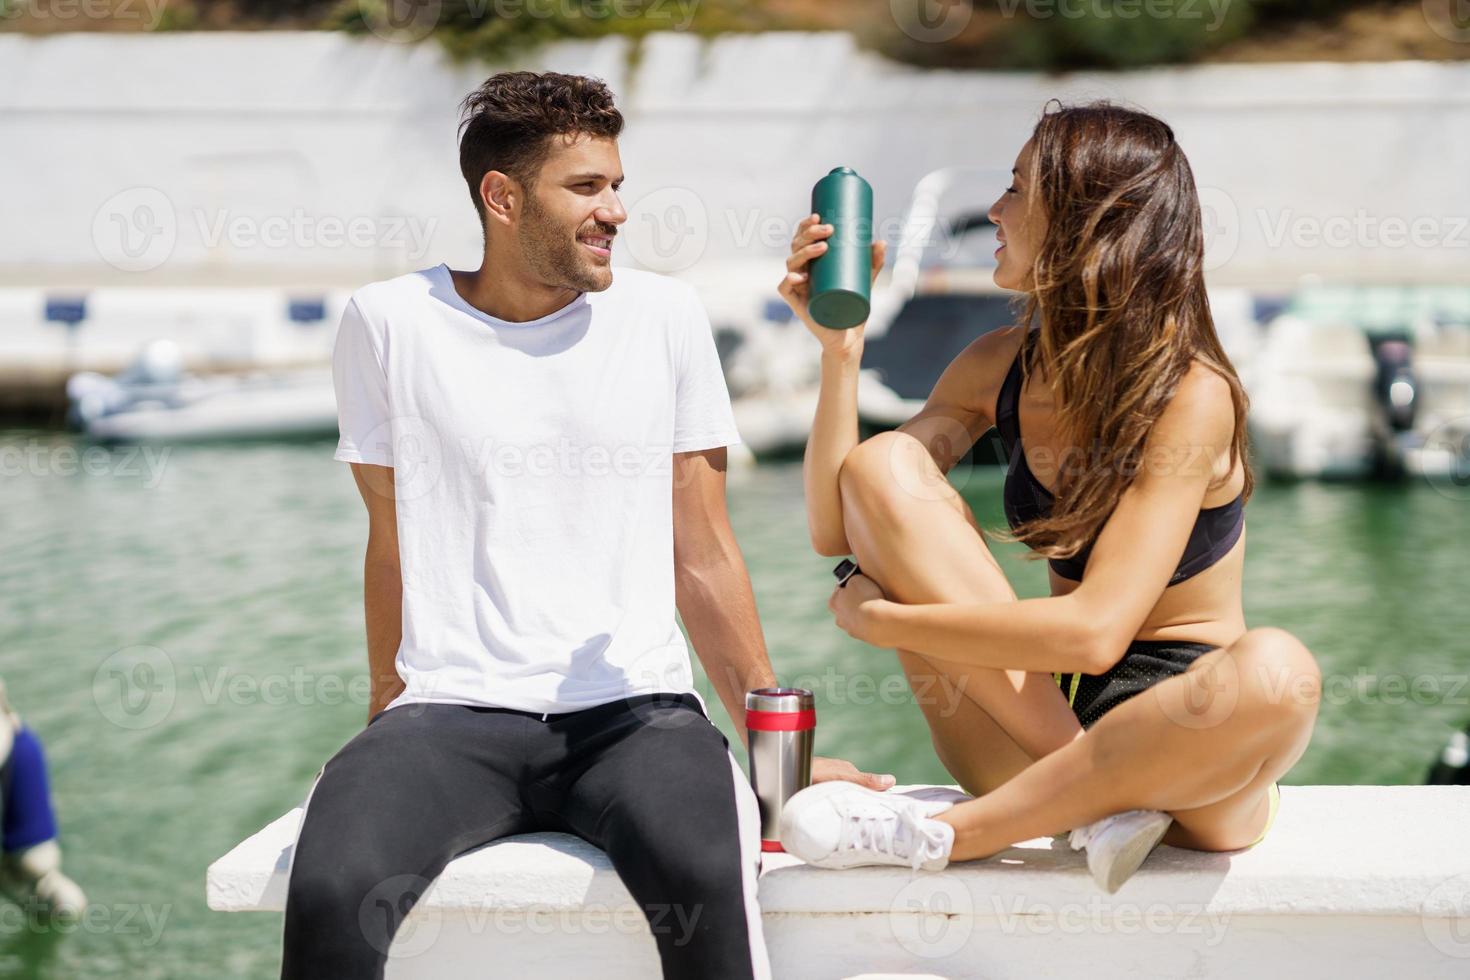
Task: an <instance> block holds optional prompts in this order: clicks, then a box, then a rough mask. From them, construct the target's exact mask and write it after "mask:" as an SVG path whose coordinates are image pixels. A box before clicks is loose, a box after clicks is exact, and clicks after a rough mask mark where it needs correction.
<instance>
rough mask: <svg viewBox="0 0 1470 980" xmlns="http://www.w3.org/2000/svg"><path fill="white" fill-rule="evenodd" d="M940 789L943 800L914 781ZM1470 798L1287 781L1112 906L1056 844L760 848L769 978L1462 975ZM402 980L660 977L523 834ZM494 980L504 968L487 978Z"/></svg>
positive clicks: (247, 889)
mask: <svg viewBox="0 0 1470 980" xmlns="http://www.w3.org/2000/svg"><path fill="white" fill-rule="evenodd" d="M901 789H905V790H908V791H927V792H933V791H936V789H934V788H929V789H927V790H926V789H924V788H917V787H907V788H901ZM299 817H300V810H299V809H298V810H293V811H291V812H290V813H287V814H285V815H284V816H282V817H281V818H279V819H278V820H276V821H274V822H273V823H271V824H270V825H268V826H267V827H265V828H264V829H263V830H261V831H260V832H259V833H257V834H255V835H254V836H252V837H250V838H249V839H247V840H245V841H243V842H242V843H241V844H239V845H238V846H236V847H235V848H234V849H233V850H231V851H230V852H229V853H228V854H226V855H225V856H224V857H222V858H220V859H219V860H218V861H216V862H215V863H214V864H212V865H211V866H210V868H209V872H208V885H207V889H208V901H209V907H210V908H212V909H217V910H221V911H277V912H278V911H281V910H283V908H284V906H285V895H286V875H285V872H286V868H287V867H288V863H289V860H290V852H291V847H292V845H293V841H294V839H295V834H296V828H297V825H298V821H299ZM1467 838H1470V787H1439V786H1423V787H1420V786H1392V787H1382V786H1358V787H1339V786H1286V787H1282V799H1281V807H1280V810H1279V812H1278V814H1277V818H1276V823H1275V826H1274V827H1273V828H1272V830H1271V833H1270V835H1269V836H1268V837H1267V839H1266V841H1265V842H1264V843H1262V844H1261V845H1259V846H1257V847H1256V848H1253V849H1250V850H1246V851H1236V852H1231V853H1225V854H1207V853H1201V852H1197V851H1188V850H1182V849H1177V848H1171V847H1161V848H1160V849H1159V850H1158V851H1156V852H1155V853H1154V854H1153V855H1152V856H1151V857H1150V858H1149V860H1148V862H1147V863H1146V864H1145V865H1144V867H1143V868H1142V869H1141V870H1140V871H1139V872H1138V874H1137V875H1135V876H1134V878H1133V879H1132V880H1131V881H1129V882H1128V884H1126V885H1125V886H1124V887H1123V888H1122V889H1121V890H1120V891H1119V892H1118V894H1116V895H1106V894H1104V893H1103V892H1101V891H1099V890H1098V889H1097V888H1096V886H1095V885H1094V884H1093V883H1092V880H1091V878H1090V877H1089V876H1088V874H1087V869H1086V866H1085V860H1084V857H1083V855H1081V854H1080V853H1077V852H1073V851H1071V850H1070V849H1069V848H1067V847H1066V845H1065V843H1064V842H1061V841H1057V842H1053V841H1052V840H1051V839H1049V838H1045V839H1038V840H1034V841H1028V842H1026V843H1024V844H1021V845H1018V846H1017V847H1014V848H1011V849H1009V850H1007V851H1005V852H1003V853H1001V854H999V855H996V856H994V857H992V858H989V859H987V860H984V861H973V862H966V863H963V864H955V865H951V866H950V867H949V868H948V869H946V870H945V871H944V872H941V873H938V874H919V875H917V876H913V875H911V874H910V873H909V872H908V871H907V869H889V868H862V869H855V870H852V871H845V872H833V871H821V870H818V869H815V868H810V867H807V866H805V865H803V864H802V863H801V862H799V861H798V860H796V859H795V858H792V857H789V856H786V855H768V856H767V858H766V861H765V864H764V866H763V871H762V875H761V885H760V900H761V907H762V912H763V920H764V924H765V931H766V938H767V943H768V945H769V947H770V952H771V959H772V965H773V968H774V970H775V975H776V976H777V977H801V978H803V980H806V978H812V980H821V978H829V977H832V978H836V977H852V976H855V975H859V974H872V973H881V972H882V971H890V972H897V973H899V974H901V975H904V976H909V977H913V976H917V975H942V976H947V977H972V976H973V977H982V976H983V977H1012V976H1014V977H1029V976H1036V975H1041V974H1046V975H1057V976H1069V975H1084V974H1085V975H1086V976H1088V977H1089V978H1090V980H1091V978H1097V977H1111V976H1118V977H1124V976H1137V975H1139V974H1140V973H1143V974H1148V975H1161V976H1162V975H1167V976H1180V975H1184V974H1186V973H1188V974H1189V975H1191V976H1253V977H1254V976H1260V975H1277V974H1279V973H1282V972H1284V971H1290V972H1292V973H1294V974H1299V975H1303V976H1322V977H1329V976H1330V977H1334V978H1342V977H1345V976H1346V977H1355V976H1364V975H1368V974H1372V975H1374V976H1382V975H1386V974H1390V973H1395V974H1398V975H1400V976H1402V977H1406V978H1407V977H1410V976H1412V977H1415V978H1419V977H1438V976H1443V977H1451V976H1454V977H1465V976H1470V847H1467V846H1466V843H1467ZM393 954H394V955H393V958H392V961H391V962H390V967H389V974H388V975H389V977H390V978H393V980H404V978H416V977H461V976H479V975H484V970H485V964H486V963H487V962H493V963H495V964H496V971H500V970H502V969H503V970H504V971H505V972H504V975H506V976H567V975H572V974H576V973H580V972H584V971H585V970H587V969H593V968H595V969H596V971H597V973H598V975H599V977H604V976H606V977H624V976H626V977H630V978H632V977H641V978H646V977H650V976H657V975H658V961H657V956H656V954H655V951H654V944H653V939H652V935H651V933H650V932H649V930H648V927H647V924H646V923H645V922H644V920H643V918H642V915H641V914H640V913H639V911H638V909H637V906H635V905H634V904H633V902H632V899H631V898H630V896H629V895H628V893H627V890H626V889H625V888H624V887H623V885H622V883H621V881H620V880H619V879H618V877H617V875H616V873H615V872H614V871H613V870H612V867H611V866H610V864H609V863H608V861H607V859H606V857H605V856H604V855H603V854H602V853H601V852H600V851H598V850H597V849H596V848H594V847H592V846H590V845H589V844H587V843H585V842H584V841H581V840H579V839H577V838H575V837H570V836H567V835H564V834H527V835H524V836H520V837H514V838H509V839H507V840H504V841H500V842H497V843H494V844H490V845H486V846H485V847H481V848H478V849H476V850H474V851H471V852H468V853H466V854H464V855H461V856H460V857H458V858H456V859H455V860H454V861H453V862H451V863H450V865H449V867H448V868H447V869H446V870H445V872H444V873H443V874H442V875H441V876H440V877H439V878H438V879H437V880H436V882H435V883H434V886H433V887H432V888H431V889H430V891H429V892H428V893H427V895H425V896H424V898H423V899H422V900H421V901H420V902H419V904H418V905H417V906H416V907H415V909H414V911H413V913H412V914H411V915H410V917H409V919H408V920H407V922H405V925H404V927H403V929H402V930H400V933H399V935H398V937H397V939H395V943H394V947H393ZM496 975H501V974H500V973H499V972H496Z"/></svg>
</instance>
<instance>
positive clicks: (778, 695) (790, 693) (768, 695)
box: [745, 687, 816, 711]
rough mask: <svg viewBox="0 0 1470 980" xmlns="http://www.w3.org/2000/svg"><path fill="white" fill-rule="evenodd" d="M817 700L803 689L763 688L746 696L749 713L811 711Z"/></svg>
mask: <svg viewBox="0 0 1470 980" xmlns="http://www.w3.org/2000/svg"><path fill="white" fill-rule="evenodd" d="M815 707H816V698H815V696H814V695H813V694H812V692H811V691H808V690H806V689H805V688H801V687H762V688H757V689H756V690H754V691H747V692H746V694H745V708H746V710H747V711H811V710H812V709H813V708H815Z"/></svg>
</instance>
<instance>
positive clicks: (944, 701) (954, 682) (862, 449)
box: [839, 432, 1082, 794]
mask: <svg viewBox="0 0 1470 980" xmlns="http://www.w3.org/2000/svg"><path fill="white" fill-rule="evenodd" d="M839 479H840V485H841V490H842V514H843V522H844V524H845V527H846V530H847V541H848V545H849V546H850V547H851V548H852V552H853V555H854V556H855V557H856V559H857V562H858V565H859V566H860V567H861V568H862V571H863V574H864V575H866V576H868V577H869V578H871V579H873V580H874V581H875V582H877V583H878V585H879V586H880V587H881V588H882V589H883V591H884V592H885V593H886V594H887V595H888V596H890V597H891V598H893V599H894V600H896V601H899V602H906V603H919V602H966V601H977V600H979V601H985V600H989V601H992V602H1014V601H1015V600H1016V594H1015V592H1014V590H1012V589H1011V585H1010V583H1009V582H1007V581H1006V578H1005V575H1004V574H1003V573H1002V572H1001V570H1000V566H999V565H998V564H997V563H996V561H995V557H994V556H993V555H992V554H991V553H990V549H989V547H988V546H987V545H986V544H985V540H984V538H983V537H982V536H981V533H980V528H979V526H978V524H977V523H976V521H975V518H974V515H973V514H972V513H971V512H970V508H969V507H968V506H967V505H966V504H965V502H964V500H963V499H962V498H961V497H960V495H959V494H958V493H957V492H956V491H955V489H954V487H952V486H951V485H950V484H949V481H948V480H947V479H945V477H944V475H943V474H942V473H940V471H939V468H938V467H937V466H936V465H935V464H934V461H933V459H932V458H931V457H930V455H929V453H928V451H927V450H926V449H925V448H924V446H923V445H922V444H921V443H920V442H919V441H918V440H917V439H915V438H914V437H913V436H911V435H909V434H907V433H902V432H885V433H881V434H879V435H876V436H873V437H872V438H870V439H868V440H866V441H864V442H862V443H861V444H859V445H858V446H857V447H856V448H854V449H853V450H852V452H850V453H849V454H848V456H847V458H846V460H845V461H844V462H843V465H842V471H841V474H840V478H839ZM898 659H899V663H900V664H901V665H902V666H903V670H904V673H905V675H906V676H907V677H908V680H909V684H910V686H911V687H912V688H913V690H914V694H915V697H916V699H917V700H918V701H919V705H920V708H921V709H922V710H923V712H924V717H925V720H926V721H928V723H929V730H930V733H931V735H932V737H933V740H934V748H935V751H936V752H937V753H938V754H939V758H940V761H941V762H943V763H944V766H945V768H946V769H948V770H949V772H950V773H951V774H952V775H953V776H954V777H955V779H956V780H957V781H958V782H959V783H960V785H961V786H962V787H964V788H965V790H966V791H967V792H970V793H972V794H980V793H985V792H989V791H990V790H993V789H994V788H995V787H997V786H999V785H1001V784H1002V783H1004V782H1005V781H1006V780H1008V779H1010V778H1011V777H1012V776H1014V775H1016V774H1017V773H1019V772H1020V771H1021V770H1022V769H1024V768H1026V767H1027V766H1028V765H1030V764H1031V763H1032V762H1033V761H1035V760H1036V759H1038V758H1040V757H1042V756H1044V755H1046V754H1047V753H1049V752H1052V751H1054V750H1056V749H1057V748H1059V747H1061V746H1063V745H1066V744H1067V743H1068V742H1070V741H1072V740H1073V739H1074V738H1076V737H1078V735H1079V734H1080V733H1081V731H1082V727H1081V725H1080V724H1079V723H1078V721H1077V718H1076V716H1075V715H1074V714H1073V713H1072V710H1071V708H1070V707H1069V706H1068V704H1067V699H1066V697H1065V696H1064V695H1063V694H1062V692H1061V690H1060V689H1059V688H1058V687H1057V685H1056V683H1055V681H1054V680H1053V679H1052V676H1051V675H1050V674H1037V673H1027V672H1026V671H1021V670H1011V671H1002V670H998V669H994V668H983V667H972V666H968V665H965V664H960V663H956V662H953V661H947V660H940V659H937V658H935V657H932V656H928V655H920V654H917V653H914V652H912V651H907V650H900V651H898ZM956 691H959V692H963V696H956V695H955V693H954V692H956Z"/></svg>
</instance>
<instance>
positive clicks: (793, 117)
mask: <svg viewBox="0 0 1470 980" xmlns="http://www.w3.org/2000/svg"><path fill="white" fill-rule="evenodd" d="M627 50H628V49H627V44H626V42H625V41H624V40H623V39H619V38H613V39H607V40H604V41H600V42H593V43H576V44H565V45H560V46H556V47H554V48H551V49H547V50H545V51H542V52H540V53H539V54H537V55H535V56H534V57H533V58H531V59H530V60H528V61H526V63H525V64H524V65H518V67H545V68H555V69H558V70H564V71H575V72H582V73H587V74H594V75H599V76H602V77H604V78H606V79H607V80H608V81H609V82H610V83H611V84H612V85H613V87H614V89H615V90H616V91H617V93H618V96H619V100H620V104H621V105H622V107H623V109H624V112H625V114H626V115H627V116H628V120H629V126H628V129H627V132H626V134H625V136H624V139H623V140H622V141H621V150H622V156H623V163H624V167H625V172H626V174H627V184H626V186H625V188H624V201H625V203H626V204H628V205H629V207H630V210H631V211H632V212H633V217H632V219H631V220H630V222H629V226H628V228H627V229H626V231H625V234H624V236H623V237H622V240H621V241H620V242H619V246H618V247H619V249H620V253H621V254H620V255H618V256H617V261H618V262H619V263H620V264H640V265H646V266H652V267H655V268H661V269H663V270H664V271H672V272H678V273H682V274H686V275H691V276H693V277H695V278H707V277H710V276H713V275H716V274H717V273H718V269H717V267H718V266H720V265H722V264H723V263H724V261H725V260H750V261H751V262H754V263H758V265H756V266H755V267H756V268H759V269H760V270H761V274H762V275H765V270H766V269H767V268H770V269H772V270H774V269H775V268H776V266H775V263H774V262H773V261H772V260H773V259H774V258H775V257H776V256H779V255H780V254H781V253H782V252H784V242H785V241H786V239H787V238H788V237H789V230H788V229H789V222H790V221H791V220H793V219H794V218H796V217H798V216H799V215H801V214H802V213H804V211H805V210H806V208H807V203H808V194H809V189H810V186H811V184H812V182H813V181H814V180H815V179H816V178H817V177H818V176H820V175H821V174H822V173H824V172H825V171H826V170H827V169H828V168H830V167H832V166H834V165H837V164H848V165H851V166H854V167H856V168H857V169H858V170H859V171H860V172H862V173H863V174H865V175H866V176H867V177H868V178H869V179H870V180H871V181H872V182H873V184H874V186H875V188H876V195H877V209H878V215H877V217H878V219H879V221H880V223H882V222H885V221H892V220H893V219H896V217H897V216H898V215H899V214H900V213H901V211H902V208H903V206H904V203H905V201H906V199H907V195H908V192H909V191H910V189H911V188H912V186H913V184H914V182H915V181H916V180H917V179H918V178H919V177H920V176H922V175H923V174H924V173H925V172H927V171H929V170H931V169H933V168H935V167H938V166H941V165H946V164H952V163H968V164H975V165H979V166H983V167H986V168H994V169H995V171H996V182H995V187H994V188H990V189H987V190H986V191H985V193H986V194H994V193H998V192H999V191H1000V189H1001V187H1002V186H1003V185H1002V184H1001V183H1000V180H1001V175H1002V174H1004V172H1005V171H1006V170H1008V169H1009V167H1010V163H1011V160H1012V158H1013V156H1014V154H1015V152H1016V150H1017V149H1018V147H1019V146H1020V144H1021V143H1022V142H1023V140H1024V139H1025V137H1026V135H1027V133H1028V132H1029V130H1030V127H1031V125H1032V123H1033V122H1034V120H1035V118H1036V116H1037V114H1038V112H1039V111H1040V109H1041V106H1042V104H1043V103H1044V102H1045V100H1046V99H1048V98H1050V97H1052V96H1059V97H1061V98H1063V99H1076V98H1084V97H1093V96H1111V97H1116V98H1123V99H1126V100H1130V101H1132V102H1134V103H1137V104H1139V105H1141V106H1143V107H1145V108H1147V109H1150V110H1152V111H1154V112H1156V113H1158V114H1160V115H1162V116H1163V117H1164V118H1165V119H1167V120H1168V121H1169V122H1171V123H1172V124H1173V125H1174V126H1175V128H1176V131H1177V132H1178V134H1179V137H1180V140H1181V143H1182V144H1183V145H1184V147H1185V149H1186V151H1187V152H1188V153H1189V155H1190V159H1191V161H1192V163H1193V165H1194V168H1195V172H1196V175H1197V177H1198V180H1199V182H1200V184H1201V186H1202V187H1203V188H1204V191H1203V200H1204V203H1205V204H1206V206H1207V208H1208V211H1209V213H1210V215H1211V216H1212V220H1211V222H1210V223H1211V225H1212V227H1214V228H1216V229H1219V230H1220V234H1218V235H1217V237H1216V239H1215V241H1214V244H1213V246H1212V252H1211V261H1212V264H1213V265H1214V269H1213V270H1212V275H1213V276H1214V277H1215V280H1216V281H1217V282H1237V283H1248V284H1266V283H1288V282H1291V281H1294V280H1295V279H1296V278H1297V277H1298V276H1300V275H1302V274H1309V273H1317V274H1323V275H1326V276H1332V277H1343V278H1352V279H1356V280H1371V281H1401V280H1414V279H1417V280H1427V281H1436V280H1440V281H1442V280H1458V281H1464V280H1465V279H1467V278H1470V262H1467V258H1470V228H1466V227H1464V222H1465V219H1466V218H1467V217H1470V181H1467V180H1466V174H1467V172H1470V63H1440V64H1435V63H1416V62H1401V63H1387V64H1357V65H1333V64H1320V65H1319V64H1308V65H1260V66H1258V65H1230V66H1215V67H1206V68H1195V69H1165V70H1155V71H1143V72H1130V73H1124V74H1111V75H1100V74H1087V75H1069V76H1060V77H1053V76H1043V75H1037V74H1019V73H1005V74H998V73H980V72H963V73H960V72H942V71H919V70H915V69H910V68H908V67H905V66H900V65H896V64H893V63H891V62H887V61H885V60H882V59H880V58H877V57H875V56H873V55H870V54H867V53H864V52H862V51H859V50H857V49H856V48H855V47H854V45H853V43H852V41H851V40H850V39H849V38H848V37H847V36H846V35H842V34H815V35H814V34H767V35H752V36H731V37H724V38H721V39H719V40H716V41H714V42H705V41H701V40H700V39H697V38H694V37H691V36H685V35H682V34H674V33H669V34H664V35H656V36H653V37H651V38H649V39H648V40H647V41H646V42H645V47H644V50H643V53H642V58H641V61H640V62H639V66H638V68H637V70H636V72H634V73H631V74H630V73H629V70H628V68H627V64H628V59H627V57H626V55H627ZM0 65H3V66H4V68H5V77H6V84H5V85H4V86H3V87H0V147H3V148H4V152H3V153H0V186H4V187H5V188H6V194H5V195H3V197H0V200H3V204H0V208H3V209H4V211H3V221H0V228H3V234H0V285H5V284H8V285H66V286H92V285H107V284H130V285H131V284H136V285H169V284H174V283H202V284H216V283H217V284H225V283H231V284H251V283H295V284H335V285H353V284H356V283H359V282H362V281H364V280H367V279H372V278H377V277H381V276H384V275H388V274H392V273H396V272H398V271H402V270H406V269H412V268H418V267H422V266H426V265H431V264H434V263H436V262H438V261H441V260H447V261H449V262H450V263H451V264H454V265H464V266H471V267H473V265H475V264H477V256H478V248H479V239H478V229H477V227H476V225H475V218H474V212H473V210H472V208H471V205H470V203H469V199H468V192H467V191H466V189H465V187H464V184H463V181H462V180H461V178H460V175H459V172H458V163H457V156H456V151H455V124H456V118H457V117H456V104H457V102H458V100H459V98H461V97H462V96H463V95H464V94H465V93H466V92H468V91H469V90H471V89H472V88H473V87H474V86H475V85H476V84H477V83H478V82H479V81H480V80H481V79H482V78H483V77H485V76H486V75H488V74H489V73H491V72H492V71H493V70H495V68H493V67H490V66H484V65H478V66H454V65H452V64H450V63H448V62H447V60H446V59H445V58H444V57H443V56H442V55H441V53H440V51H439V49H438V47H437V46H436V45H435V44H433V43H432V42H429V43H425V44H420V45H403V44H393V43H389V42H386V41H381V40H378V39H376V38H372V39H363V38H352V37H348V36H345V35H341V34H332V33H279V32H272V33H248V34H247V33H204V34H186V33H177V34H157V35H146V34H143V35H126V36H108V35H103V34H65V35H57V36H52V37H21V36H16V35H9V36H0ZM977 203H978V204H981V205H982V206H983V205H984V204H988V199H986V200H984V201H978V200H977ZM1416 219H1417V220H1418V221H1419V225H1418V228H1417V232H1418V234H1419V237H1420V239H1421V243H1420V244H1419V245H1418V246H1416V245H1414V244H1413V243H1412V242H1410V243H1406V244H1402V245H1399V246H1397V247H1396V246H1395V245H1394V244H1393V243H1392V242H1391V241H1388V242H1385V241H1384V239H1385V237H1389V238H1391V236H1392V235H1393V233H1394V231H1395V228H1396V226H1397V225H1402V231H1403V232H1404V233H1408V232H1410V231H1415V230H1416V229H1415V228H1414V226H1412V225H1411V222H1413V221H1415V220H1416ZM352 221H355V222H358V223H359V226H360V227H359V228H358V229H357V231H358V233H359V234H360V235H361V238H360V239H359V241H358V242H357V243H356V244H344V243H343V242H342V241H341V240H340V239H341V238H342V237H343V235H344V234H345V233H346V232H347V231H348V230H349V229H348V228H347V227H346V223H347V222H352ZM1323 221H1327V222H1328V223H1329V224H1328V227H1327V230H1328V231H1329V232H1341V233H1342V237H1343V241H1344V244H1342V245H1333V244H1323V243H1321V242H1316V243H1314V241H1313V237H1312V236H1313V228H1314V225H1313V222H1318V223H1320V222H1323ZM221 222H224V223H226V224H228V223H233V224H234V226H235V227H236V233H237V236H238V235H244V236H246V237H236V239H235V241H233V242H231V241H230V240H229V239H228V236H227V237H226V238H223V239H220V240H217V241H215V242H213V243H211V242H210V241H209V240H208V239H209V236H210V234H211V229H218V228H219V227H221ZM1283 222H1284V223H1285V224H1284V225H1283ZM293 224H294V228H293V227H292V226H293ZM895 227H896V226H895ZM1282 227H1285V228H1286V229H1288V230H1289V231H1290V233H1291V234H1290V235H1288V238H1287V240H1286V241H1285V242H1278V243H1275V244H1273V242H1272V241H1271V236H1272V235H1273V234H1276V233H1278V231H1279V229H1280V228H1282ZM124 228H126V229H128V232H127V235H126V237H124V235H123V229H124ZM762 231H763V232H764V233H765V234H768V235H769V236H770V237H769V238H767V239H764V240H763V238H762V236H761V234H759V233H760V232H762ZM273 232H279V233H280V234H281V235H282V236H283V237H282V238H281V239H280V240H277V241H276V242H275V243H273V244H262V243H261V242H259V241H256V240H252V239H251V238H250V237H249V236H251V235H257V236H258V235H262V234H267V233H273ZM125 242H131V243H132V246H133V247H134V251H133V252H132V253H129V252H128V251H126V250H123V249H122V247H121V246H122V245H123V244H124V243H125Z"/></svg>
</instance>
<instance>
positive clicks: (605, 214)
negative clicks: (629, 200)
mask: <svg viewBox="0 0 1470 980" xmlns="http://www.w3.org/2000/svg"><path fill="white" fill-rule="evenodd" d="M592 216H593V217H594V218H596V219H597V220H598V221H601V222H602V223H603V224H608V225H620V224H622V223H623V222H625V221H627V220H628V212H627V211H626V210H624V209H623V202H622V201H620V200H619V199H618V195H617V194H613V193H610V194H609V197H608V199H607V200H605V201H603V203H602V204H600V205H598V208H597V210H596V211H595V212H594V213H593V215H592Z"/></svg>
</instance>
